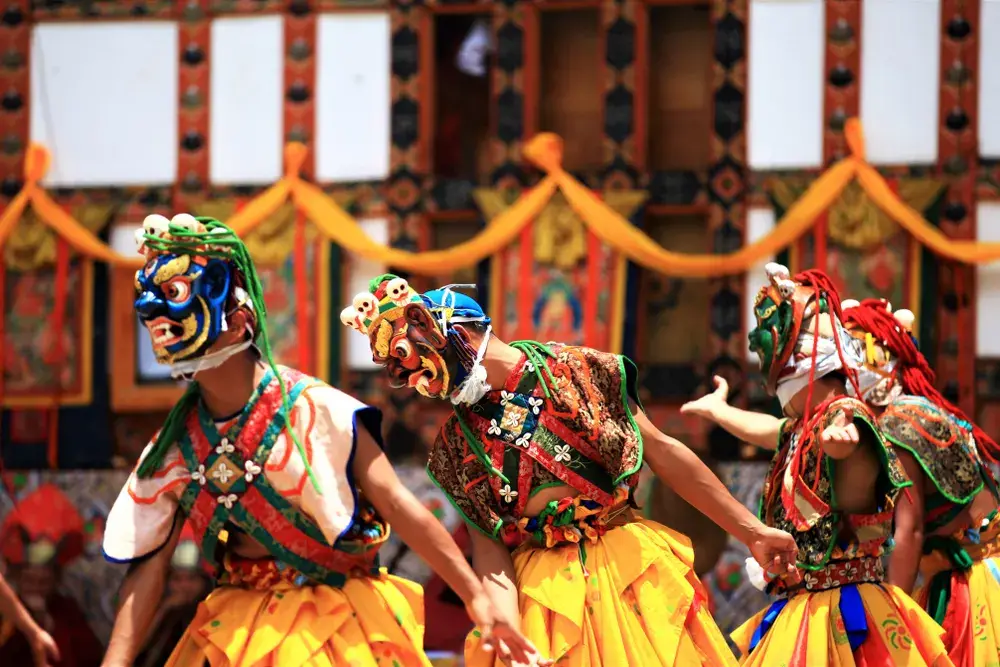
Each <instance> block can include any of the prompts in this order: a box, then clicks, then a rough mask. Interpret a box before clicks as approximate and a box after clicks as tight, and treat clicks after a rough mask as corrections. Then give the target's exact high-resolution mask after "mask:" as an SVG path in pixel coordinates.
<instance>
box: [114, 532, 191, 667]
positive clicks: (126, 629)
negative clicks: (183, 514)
mask: <svg viewBox="0 0 1000 667" xmlns="http://www.w3.org/2000/svg"><path fill="white" fill-rule="evenodd" d="M178 519H179V515H178V517H177V518H175V519H174V527H173V529H172V530H171V531H170V537H169V538H167V543H166V544H164V545H163V546H162V547H161V548H160V549H159V550H158V551H157V552H156V553H155V554H153V555H152V556H150V557H149V558H147V559H146V560H143V561H142V562H140V563H138V564H136V565H133V566H132V567H131V568H130V569H129V572H128V574H127V575H125V582H124V583H123V584H122V589H121V593H120V596H121V600H120V602H119V606H118V615H117V617H115V627H114V629H113V630H112V631H111V641H110V642H109V643H108V652H107V653H106V654H105V655H104V662H103V663H101V664H102V667H128V666H129V665H131V664H132V663H133V662H134V661H135V657H136V655H138V653H139V650H140V649H141V648H142V643H143V640H144V639H145V638H146V636H147V634H148V632H149V626H150V624H151V623H152V622H153V617H154V616H155V615H156V610H157V608H158V607H159V605H160V601H161V600H162V599H163V589H164V587H165V586H166V582H167V575H168V573H169V572H170V558H171V557H172V556H173V553H174V549H176V548H177V542H178V540H179V539H180V536H181V527H182V526H183V522H182V521H180V520H178Z"/></svg>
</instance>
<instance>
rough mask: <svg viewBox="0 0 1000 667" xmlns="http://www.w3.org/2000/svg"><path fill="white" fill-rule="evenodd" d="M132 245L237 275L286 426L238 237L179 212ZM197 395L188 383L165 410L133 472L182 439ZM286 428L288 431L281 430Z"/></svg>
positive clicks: (256, 280)
mask: <svg viewBox="0 0 1000 667" xmlns="http://www.w3.org/2000/svg"><path fill="white" fill-rule="evenodd" d="M136 242H137V244H138V246H139V252H140V253H142V254H143V255H145V256H146V258H147V260H150V259H152V258H153V257H155V256H156V255H160V254H167V253H169V254H172V255H192V256H199V257H209V258H215V259H222V260H225V261H227V262H229V263H230V264H231V265H232V268H233V270H234V271H237V272H238V273H239V274H240V275H242V276H243V279H244V282H245V287H244V290H245V291H246V295H247V298H248V299H249V301H250V303H251V304H252V306H253V309H254V313H255V315H256V319H257V327H256V331H255V332H254V342H256V344H257V347H258V348H259V349H260V351H261V354H262V355H263V357H264V359H265V361H266V362H267V365H268V366H270V368H271V371H272V372H273V373H274V376H275V378H276V379H277V381H278V383H279V386H280V387H281V402H282V406H281V410H282V412H283V413H284V414H285V416H286V424H287V416H288V414H289V412H290V411H291V404H290V403H289V399H288V391H287V389H286V388H285V383H284V382H283V381H282V380H281V374H280V373H279V371H278V367H277V364H275V362H274V356H273V354H272V352H271V341H270V339H269V338H268V335H267V306H266V305H265V303H264V290H263V288H262V287H261V284H260V277H259V276H258V275H257V270H256V269H255V268H254V265H253V261H252V260H251V259H250V253H249V251H248V250H247V247H246V245H245V244H244V243H243V241H242V239H240V237H239V236H237V235H236V232H234V231H233V230H232V229H230V228H229V227H228V226H226V225H225V224H223V223H221V222H219V221H218V220H215V219H214V218H196V217H194V216H191V215H187V214H180V215H175V216H174V217H173V219H172V220H169V221H168V220H167V219H166V218H164V217H162V216H150V217H149V218H147V220H146V222H145V223H144V224H143V229H140V230H137V231H136ZM231 289H232V288H231ZM198 394H199V392H198V383H197V382H191V383H190V384H189V385H188V388H187V390H185V392H184V395H183V396H181V398H180V400H179V401H177V403H176V404H175V405H174V407H173V408H172V409H171V410H170V414H168V415H167V420H166V422H164V424H163V428H161V429H160V431H159V433H157V435H156V438H155V440H154V443H153V448H152V449H151V450H150V452H149V455H148V456H146V458H145V459H144V460H143V461H142V463H141V464H140V465H139V468H138V470H137V471H136V474H137V475H138V476H139V477H140V478H144V477H151V476H152V475H153V473H155V472H156V471H157V470H158V469H159V468H160V466H161V465H162V464H163V459H164V458H165V457H166V454H167V451H168V450H169V449H170V447H171V445H173V444H174V443H176V442H177V441H178V440H179V439H180V438H181V436H183V434H184V425H185V422H186V420H187V416H188V414H189V413H190V411H191V410H192V409H194V408H195V407H196V406H197V404H198ZM286 428H288V427H287V426H286ZM288 435H289V436H290V437H291V438H292V441H293V442H294V443H295V448H296V449H297V450H298V452H299V455H300V456H302V461H303V463H304V464H305V468H306V471H307V472H308V474H309V479H310V480H311V481H312V484H313V486H314V487H315V488H316V490H317V491H319V484H318V482H317V481H316V477H315V475H314V474H313V471H312V468H311V467H310V465H309V459H308V457H307V456H306V452H305V449H304V448H303V447H302V443H301V442H299V438H298V436H296V435H295V433H294V431H292V429H291V428H288Z"/></svg>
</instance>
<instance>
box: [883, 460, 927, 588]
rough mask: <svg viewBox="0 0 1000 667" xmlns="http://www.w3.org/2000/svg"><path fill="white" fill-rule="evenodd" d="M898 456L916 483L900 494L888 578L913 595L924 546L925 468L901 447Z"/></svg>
mask: <svg viewBox="0 0 1000 667" xmlns="http://www.w3.org/2000/svg"><path fill="white" fill-rule="evenodd" d="M898 456H899V462H900V463H902V464H903V468H904V469H905V470H906V474H907V476H908V477H909V478H910V480H912V481H913V486H911V487H909V488H908V489H907V492H906V493H904V494H901V495H900V497H899V501H898V503H897V504H896V529H895V531H894V532H893V535H892V538H893V542H895V546H894V547H893V550H892V553H891V554H890V556H889V576H888V580H889V583H890V584H892V585H894V586H899V587H900V588H901V589H903V592H904V593H906V594H907V595H910V594H911V593H912V592H913V585H914V584H915V583H916V581H917V572H918V571H919V569H920V557H921V555H922V554H923V548H924V471H923V470H922V469H921V468H920V464H919V463H917V461H916V460H915V459H914V458H913V456H912V455H911V454H909V453H908V452H905V451H899V452H898Z"/></svg>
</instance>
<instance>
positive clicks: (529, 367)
mask: <svg viewBox="0 0 1000 667" xmlns="http://www.w3.org/2000/svg"><path fill="white" fill-rule="evenodd" d="M524 372H525V373H534V372H535V365H534V364H533V363H531V362H530V361H526V362H524Z"/></svg>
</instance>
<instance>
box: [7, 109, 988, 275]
mask: <svg viewBox="0 0 1000 667" xmlns="http://www.w3.org/2000/svg"><path fill="white" fill-rule="evenodd" d="M845 133H846V136H847V141H848V146H849V147H850V150H851V154H850V156H848V157H847V158H845V159H843V160H841V161H840V162H838V163H837V164H835V165H834V166H833V167H831V168H830V169H828V170H827V171H826V172H824V173H823V174H822V175H821V176H820V177H819V178H818V179H816V181H815V182H814V183H813V184H812V185H811V186H810V187H809V189H808V190H807V191H806V192H805V193H804V194H803V195H802V197H800V198H799V199H798V201H796V202H795V203H794V204H793V205H792V206H791V207H790V208H789V209H788V211H787V212H786V213H785V215H784V217H782V219H781V220H780V221H779V222H778V223H777V224H776V225H775V228H774V229H773V230H772V231H771V232H770V233H769V234H768V235H767V236H765V237H764V238H762V239H760V240H758V241H756V242H754V243H752V244H750V245H746V246H743V247H742V248H740V249H739V250H737V251H735V252H732V253H728V254H724V255H723V254H719V255H716V254H686V253H677V252H671V251H669V250H666V249H664V248H663V247H661V246H660V245H659V244H657V243H656V242H655V241H654V240H653V239H651V238H650V237H649V236H647V235H646V234H645V233H643V232H642V231H641V230H639V229H637V228H636V227H635V226H633V225H632V224H631V223H629V222H628V221H627V220H626V219H625V218H623V217H622V216H621V215H620V214H619V213H617V212H616V211H614V209H612V208H611V207H609V206H608V205H607V204H606V203H605V202H603V201H602V200H601V199H600V198H598V197H597V196H596V195H595V194H594V193H593V192H591V191H590V190H589V189H587V188H586V187H585V186H584V185H582V184H581V183H580V182H579V181H577V180H576V179H575V178H573V177H572V176H571V175H570V174H569V173H568V172H567V171H565V170H564V169H563V168H562V140H561V139H560V138H559V137H557V136H556V135H554V134H547V133H545V134H540V135H537V136H536V137H534V138H533V139H532V140H531V141H529V142H528V143H527V145H526V146H525V149H524V153H525V157H526V158H527V159H528V160H529V161H531V162H532V163H534V164H536V165H537V166H539V167H540V168H541V169H542V170H544V171H545V172H546V176H545V178H543V179H542V180H541V182H539V183H538V185H536V186H535V187H533V188H531V189H530V190H528V191H527V192H526V193H524V194H523V195H522V196H521V197H520V198H519V199H518V200H517V201H516V202H515V203H514V204H513V205H512V206H510V207H509V208H507V209H506V210H504V211H503V212H501V213H500V214H499V215H497V216H496V217H494V218H493V219H492V220H491V221H490V223H489V224H488V225H487V226H486V229H484V230H483V231H482V232H480V233H479V234H477V235H476V236H474V237H473V238H471V239H469V240H468V241H465V242H464V243H460V244H458V245H456V246H453V247H451V248H447V249H445V250H431V251H427V252H409V251H406V250H400V249H397V248H390V247H387V246H384V245H382V244H380V243H377V242H376V241H373V240H372V239H371V238H370V237H369V236H368V235H367V234H365V232H364V230H363V229H362V228H361V226H360V225H359V224H358V222H357V221H356V220H355V219H354V218H353V217H351V216H350V215H349V214H348V213H346V212H345V211H344V210H343V209H342V208H341V207H340V206H338V204H337V203H336V202H335V201H334V200H332V199H331V198H330V197H329V196H327V195H326V194H325V193H324V192H323V191H322V190H321V189H320V188H318V187H316V186H315V185H313V184H311V183H307V182H305V181H303V180H302V179H301V178H300V176H299V174H300V172H301V168H302V164H303V161H304V160H305V157H306V151H307V148H306V147H305V146H304V145H303V144H299V143H290V144H288V145H287V146H286V147H285V172H284V176H283V177H282V178H281V179H280V180H279V181H278V182H277V183H275V184H274V185H272V186H271V187H269V188H268V189H267V190H265V191H264V192H263V193H261V194H260V195H259V196H257V197H255V198H254V199H253V200H251V201H250V202H248V203H247V204H246V205H245V206H244V207H243V208H242V209H241V210H240V211H239V212H237V213H235V214H233V215H232V216H231V217H230V218H229V219H228V221H227V222H228V224H229V226H230V227H232V228H233V230H234V231H235V232H236V233H237V234H239V235H241V236H243V235H246V234H247V233H249V232H250V231H252V230H253V229H254V228H256V227H257V226H258V225H260V224H261V223H262V222H263V221H265V220H267V219H268V218H270V217H271V216H273V215H275V214H276V213H277V212H278V210H279V209H280V208H281V207H282V206H283V205H284V204H285V203H286V202H287V200H288V199H289V197H291V199H292V202H293V203H294V204H295V206H296V208H298V209H299V210H301V211H302V212H303V213H305V215H306V217H307V218H308V219H309V220H311V221H312V222H313V223H314V224H315V225H316V226H317V228H318V229H319V230H320V232H322V233H323V234H324V235H325V236H326V237H327V238H329V239H330V240H331V241H333V242H334V243H337V244H338V245H340V246H341V247H343V248H344V249H346V250H349V251H351V252H354V253H357V254H358V255H361V256H363V257H365V258H367V259H370V260H373V261H376V262H378V263H380V264H383V265H386V266H391V267H394V268H398V269H402V270H404V271H408V272H412V273H416V274H421V275H442V274H447V273H451V272H453V271H455V270H458V269H461V268H465V267H467V266H471V265H473V264H476V263H478V262H480V261H482V260H483V259H486V258H487V257H490V256H491V255H494V254H496V253H497V252H499V251H501V250H503V249H504V248H505V247H506V246H507V245H509V244H510V243H511V242H512V241H513V240H514V239H515V238H517V236H518V235H519V234H520V232H521V230H522V229H524V227H525V226H526V225H528V224H531V223H532V222H533V221H534V219H535V218H536V217H537V216H538V215H539V214H540V213H541V212H542V210H543V209H544V208H545V206H546V205H547V204H548V202H549V199H551V198H552V196H553V195H554V194H555V193H556V191H557V190H558V191H561V192H562V194H563V195H564V196H565V197H566V200H567V201H568V202H569V204H570V206H571V207H572V208H573V209H574V210H575V211H576V213H577V214H578V215H579V216H580V218H581V219H582V220H583V222H584V223H585V224H586V225H587V227H588V229H590V231H591V232H592V233H593V234H595V235H596V236H597V237H598V238H599V239H600V240H601V241H603V242H604V243H606V244H608V245H609V246H611V247H612V248H614V249H615V250H617V251H618V252H620V253H622V254H623V255H624V256H625V257H627V258H628V259H630V260H632V261H633V262H635V263H637V264H639V265H641V266H643V267H645V268H647V269H650V270H652V271H656V272H658V273H663V274H666V275H671V276H684V277H695V276H697V277H706V278H707V277H716V276H723V275H731V274H736V273H742V272H744V271H746V270H748V269H750V268H751V267H752V266H754V265H756V264H759V263H760V261H761V260H763V259H765V258H768V257H772V256H774V255H775V254H777V253H778V252H780V251H781V250H783V249H784V248H786V247H788V246H789V245H791V244H792V243H794V242H795V240H796V239H798V238H799V237H800V236H802V235H803V234H804V233H806V232H807V231H809V230H810V229H811V228H812V227H813V226H814V225H815V223H816V221H817V220H818V219H819V217H820V214H821V213H823V212H824V211H826V210H827V209H829V208H830V206H831V205H833V203H834V202H835V201H836V200H837V198H838V197H839V196H840V194H841V192H842V191H843V189H844V187H845V186H847V184H848V183H850V182H851V181H852V179H855V178H856V179H857V180H858V183H859V184H860V185H861V187H862V189H863V190H864V191H865V193H866V194H867V195H868V196H869V197H870V198H871V200H872V201H873V202H875V204H876V205H877V206H878V207H879V208H881V209H882V210H883V211H884V212H885V213H886V215H888V216H889V217H890V218H892V219H893V220H895V221H896V222H897V223H899V224H900V226H902V227H903V228H904V229H905V230H906V231H908V232H909V233H910V234H911V235H912V236H913V237H914V238H915V239H917V241H919V242H920V243H921V244H923V245H924V246H926V247H927V248H929V249H930V250H931V251H933V252H935V253H936V254H938V255H940V256H942V257H946V258H948V259H952V260H955V261H958V262H962V263H965V264H980V263H986V262H992V261H995V260H997V259H1000V243H984V242H976V241H955V240H952V239H949V238H948V237H947V236H945V235H944V234H943V233H941V231H940V230H938V229H936V228H935V227H934V226H933V225H931V224H930V223H929V222H927V221H926V220H925V219H924V218H923V216H921V215H920V213H918V212H917V211H915V210H914V209H913V208H912V207H910V206H909V205H907V204H906V203H905V202H903V201H901V200H900V199H899V197H897V196H896V195H895V194H894V193H893V192H892V190H891V188H890V187H889V185H888V183H886V181H885V179H884V178H882V176H881V175H880V174H879V173H878V171H876V170H875V168H874V167H872V166H871V165H869V164H868V163H867V162H865V150H864V138H863V135H862V131H861V124H860V122H859V121H858V120H857V119H855V118H852V119H850V120H849V121H848V122H847V127H846V129H845ZM49 162H50V156H49V153H48V151H47V150H46V149H45V148H44V147H43V146H40V145H38V144H32V145H31V147H30V148H29V150H28V155H27V158H26V160H25V179H24V180H25V184H24V187H23V188H22V190H21V192H20V193H18V195H17V196H16V197H14V199H13V200H12V201H11V203H10V204H9V205H8V206H7V207H6V209H5V210H4V211H3V213H2V214H0V248H2V247H3V244H4V242H5V241H6V240H7V238H8V236H9V235H10V233H11V231H12V230H13V228H14V225H16V224H17V222H18V220H20V218H21V216H22V214H23V213H24V210H25V207H26V206H28V204H30V205H31V206H32V208H33V209H34V212H35V213H36V215H37V216H38V218H39V219H40V220H41V221H42V222H44V223H45V224H46V225H48V226H49V227H51V228H52V229H53V230H54V231H55V232H56V233H57V234H59V235H61V236H62V237H63V238H65V239H66V240H67V241H68V242H69V244H70V246H72V248H73V249H74V250H76V251H77V252H79V253H81V254H83V255H86V256H87V257H90V258H92V259H97V260H100V261H103V262H106V263H108V264H112V265H114V266H123V267H132V268H138V267H139V266H141V265H142V259H141V258H140V257H138V256H137V257H134V258H133V257H127V256H125V255H122V254H120V253H118V252H116V251H114V250H113V249H112V248H111V247H109V246H108V245H107V244H105V243H104V242H102V241H101V240H100V239H99V238H98V237H97V236H96V235H95V234H93V233H92V232H91V231H90V230H89V229H87V228H86V227H85V226H83V225H81V224H80V223H79V222H77V221H76V220H75V219H74V218H73V217H72V216H71V215H69V214H68V213H66V212H65V211H64V210H63V209H62V208H61V207H60V206H59V205H58V204H56V203H55V202H54V201H53V200H52V199H51V198H50V197H49V195H48V194H47V193H46V192H45V190H44V189H43V188H42V187H41V185H40V184H39V182H40V181H41V179H42V178H43V177H44V175H45V173H46V171H47V169H48V166H49Z"/></svg>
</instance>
